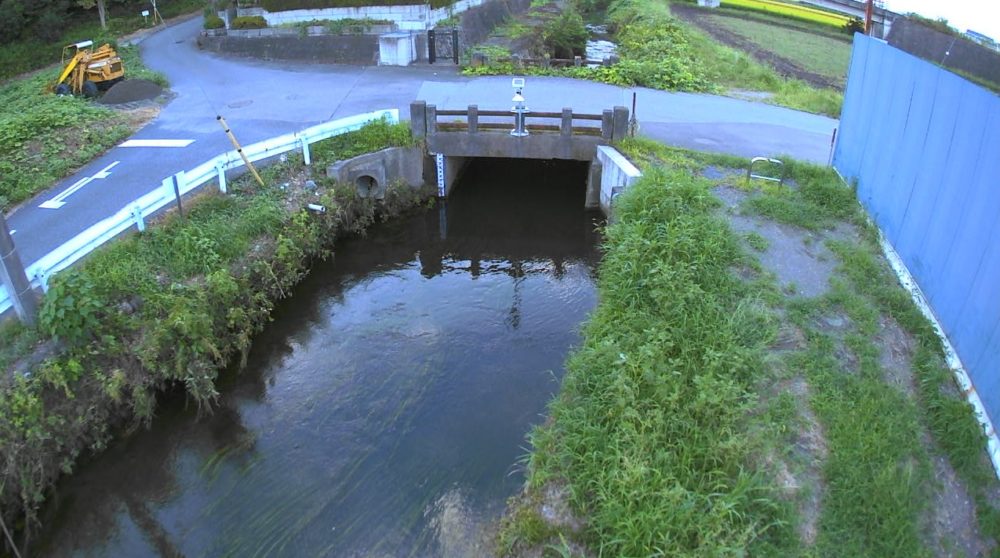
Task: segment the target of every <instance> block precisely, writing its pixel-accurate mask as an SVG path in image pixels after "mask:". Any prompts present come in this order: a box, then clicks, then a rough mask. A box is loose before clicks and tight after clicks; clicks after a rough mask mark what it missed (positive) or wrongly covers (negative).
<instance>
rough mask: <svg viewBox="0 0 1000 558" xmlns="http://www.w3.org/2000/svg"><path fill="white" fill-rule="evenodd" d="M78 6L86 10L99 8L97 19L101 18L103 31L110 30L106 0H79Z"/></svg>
mask: <svg viewBox="0 0 1000 558" xmlns="http://www.w3.org/2000/svg"><path fill="white" fill-rule="evenodd" d="M77 4H79V6H80V7H81V8H83V9H85V10H89V9H91V8H93V7H94V6H95V5H96V6H97V17H99V18H101V29H107V28H108V17H107V9H106V8H105V6H104V0H77Z"/></svg>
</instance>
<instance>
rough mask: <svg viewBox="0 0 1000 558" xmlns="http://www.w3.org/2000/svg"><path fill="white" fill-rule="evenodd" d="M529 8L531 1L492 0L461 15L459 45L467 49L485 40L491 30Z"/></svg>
mask: <svg viewBox="0 0 1000 558" xmlns="http://www.w3.org/2000/svg"><path fill="white" fill-rule="evenodd" d="M530 7H531V0H494V1H492V2H486V3H481V5H480V6H478V7H474V8H472V9H469V10H468V11H465V12H463V13H462V18H461V29H460V31H459V35H460V41H459V42H460V44H461V45H462V46H463V47H464V48H467V47H469V46H472V45H475V44H478V43H481V42H483V41H484V40H486V38H487V37H489V36H490V33H491V32H493V29H494V28H495V27H496V26H497V25H500V24H501V23H503V22H504V21H506V20H507V19H509V18H511V17H513V16H514V15H515V14H519V13H521V12H524V11H526V10H527V9H528V8H530Z"/></svg>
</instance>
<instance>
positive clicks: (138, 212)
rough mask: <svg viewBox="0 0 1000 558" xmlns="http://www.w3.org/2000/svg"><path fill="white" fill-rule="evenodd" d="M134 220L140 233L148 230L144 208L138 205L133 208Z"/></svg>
mask: <svg viewBox="0 0 1000 558" xmlns="http://www.w3.org/2000/svg"><path fill="white" fill-rule="evenodd" d="M132 218H133V219H135V228H137V229H139V232H143V231H145V230H146V220H145V219H143V218H142V208H141V207H139V205H138V204H136V205H134V206H132Z"/></svg>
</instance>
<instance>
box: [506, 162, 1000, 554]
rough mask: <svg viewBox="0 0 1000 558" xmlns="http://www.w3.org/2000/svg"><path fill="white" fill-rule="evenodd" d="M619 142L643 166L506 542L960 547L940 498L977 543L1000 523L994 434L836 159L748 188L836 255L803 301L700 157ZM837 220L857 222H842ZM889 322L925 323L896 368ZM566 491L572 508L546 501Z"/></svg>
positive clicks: (694, 548) (844, 549)
mask: <svg viewBox="0 0 1000 558" xmlns="http://www.w3.org/2000/svg"><path fill="white" fill-rule="evenodd" d="M624 147H625V149H626V150H627V151H628V152H629V153H630V154H631V155H632V156H633V157H634V158H639V159H644V160H645V161H646V164H645V165H643V166H644V173H645V176H644V177H643V179H642V180H641V181H640V182H639V183H637V184H636V185H635V186H634V187H633V188H632V189H630V191H628V192H627V193H626V194H624V195H623V196H622V197H621V198H619V200H620V202H619V203H618V205H617V209H616V216H617V220H616V222H615V223H614V224H612V225H610V226H608V228H607V231H606V234H605V238H606V247H605V249H606V257H605V259H604V262H603V264H602V267H601V270H600V277H599V281H598V288H599V297H600V304H599V306H598V308H597V309H596V311H595V312H594V314H593V315H592V317H591V318H590V320H589V322H588V323H587V325H586V327H585V329H584V341H583V344H582V346H581V347H580V348H579V349H578V350H576V351H575V353H574V354H573V355H572V356H571V357H570V358H569V360H568V361H567V370H566V376H565V379H564V381H563V387H562V390H561V392H560V394H559V395H558V397H557V398H556V400H555V401H554V402H553V403H552V405H551V408H550V414H551V416H550V420H549V421H548V423H547V424H546V425H544V426H542V427H540V428H538V429H537V430H536V431H535V432H533V433H532V435H531V441H532V444H533V446H534V449H533V451H532V453H531V455H530V458H529V459H528V461H527V464H528V481H527V488H526V493H525V495H523V496H522V497H520V498H519V499H518V500H516V501H515V502H514V508H513V509H512V510H511V512H510V513H509V515H508V518H507V520H506V522H505V525H504V527H503V528H502V531H501V535H500V538H499V545H500V552H501V554H503V555H515V556H516V555H522V554H527V549H529V548H534V549H538V548H539V547H544V548H545V549H546V550H545V552H549V553H551V554H552V555H559V554H562V555H569V554H573V555H576V554H577V553H580V552H581V551H584V550H585V549H589V550H590V551H591V554H592V555H604V556H719V555H744V554H748V555H752V556H858V557H862V556H883V557H894V556H898V557H912V556H928V555H934V554H938V555H947V554H948V553H949V552H950V551H951V550H953V549H954V548H967V547H963V546H961V544H960V543H961V542H962V541H958V540H952V539H951V538H950V537H952V536H954V537H955V538H956V539H957V538H958V537H959V535H958V534H955V533H950V532H944V533H939V532H937V531H938V530H939V529H936V528H932V527H929V526H931V525H936V524H939V523H937V519H938V518H939V517H942V516H939V515H937V514H944V515H943V517H954V516H956V514H957V516H959V517H969V518H972V517H978V520H979V525H978V527H979V529H978V532H979V537H980V540H981V541H985V544H986V547H987V548H988V546H989V544H990V541H991V540H992V544H995V543H996V542H997V541H1000V515H998V514H1000V511H998V510H1000V508H998V506H1000V502H996V501H993V502H991V501H990V498H991V497H992V498H996V494H997V493H998V492H997V490H998V483H997V481H996V478H995V477H994V476H993V475H992V470H991V468H990V466H989V464H988V461H987V458H986V455H985V452H984V451H983V450H984V447H985V440H984V437H983V436H982V433H981V431H980V430H979V428H978V426H977V424H976V422H975V419H974V417H973V415H972V412H971V408H970V407H969V405H968V404H967V403H965V402H964V401H963V400H962V398H961V396H960V395H959V394H958V392H957V390H956V389H955V388H954V383H953V380H952V379H951V376H950V373H949V372H948V371H947V369H946V368H945V366H944V362H943V358H942V354H941V347H940V343H939V341H938V340H937V338H936V337H935V336H934V334H933V332H932V330H931V328H930V326H929V324H928V323H927V322H926V320H925V319H924V318H923V317H922V315H921V314H920V313H919V311H918V310H917V309H916V307H915V306H914V305H913V303H912V302H911V301H910V299H909V297H908V295H907V294H906V293H905V292H904V291H903V290H902V288H900V287H899V286H898V284H897V283H896V281H895V278H894V276H892V275H891V273H890V272H889V270H888V268H887V265H886V264H885V262H884V261H883V260H882V258H881V256H880V255H879V249H878V246H877V242H876V238H875V234H876V233H875V231H874V230H873V229H871V228H869V227H868V225H867V224H866V223H865V220H864V217H863V214H862V212H861V210H860V208H859V206H858V205H857V203H856V201H855V199H854V195H853V192H852V191H851V190H850V189H849V188H847V187H845V186H843V185H842V184H841V183H840V181H839V179H838V178H837V177H836V175H834V174H833V172H832V171H830V170H829V169H821V168H817V167H812V166H807V165H799V164H791V165H790V172H791V175H792V176H793V177H794V180H795V181H796V182H797V183H798V187H797V188H795V189H788V188H783V189H780V188H767V189H766V190H765V191H763V192H756V193H753V194H741V196H744V197H745V198H746V199H745V201H743V202H742V206H741V211H742V213H744V214H746V215H757V216H758V218H760V219H768V220H770V221H776V222H778V223H782V224H784V225H783V226H789V227H790V229H788V230H791V231H795V230H799V231H800V232H801V233H802V234H803V238H804V240H803V242H816V241H817V240H816V239H820V240H819V242H823V246H825V247H826V248H827V249H828V250H829V252H830V254H832V256H833V257H835V258H836V260H837V263H838V265H837V269H836V271H835V272H833V275H832V276H831V277H830V280H829V289H828V290H827V292H826V293H825V294H823V295H821V296H818V297H815V298H804V297H800V296H795V295H794V292H793V291H794V288H793V287H791V286H788V287H787V288H785V289H782V288H779V286H778V284H777V282H776V279H775V278H774V277H773V276H772V275H771V274H770V273H769V272H767V270H766V269H764V268H762V266H761V265H760V264H758V263H757V261H756V258H755V257H754V256H753V255H752V254H754V253H756V252H763V251H766V250H768V245H769V242H768V240H767V239H766V238H764V237H762V236H761V235H760V234H757V233H749V234H747V235H745V236H744V237H743V240H741V237H739V236H737V235H736V234H735V233H734V232H733V231H732V230H731V229H730V226H729V225H728V224H727V222H726V213H725V212H724V211H722V210H720V205H721V204H720V203H719V201H718V200H717V199H716V198H715V197H714V196H713V195H712V193H711V192H710V188H711V187H712V186H713V184H712V183H711V182H710V181H708V180H706V179H703V178H700V174H699V173H700V169H701V167H702V166H703V164H702V163H698V162H696V160H694V159H692V158H691V157H690V156H688V155H683V154H680V153H679V152H677V151H674V150H667V149H665V148H662V147H655V146H652V145H651V144H650V143H645V142H637V143H632V144H629V145H626V146H624ZM698 157H700V158H701V160H702V161H711V162H713V163H714V164H716V165H722V166H734V165H732V164H731V163H732V161H729V160H727V159H725V158H720V157H712V158H710V159H709V158H707V157H703V156H698ZM727 163H730V164H729V165H727ZM727 180H730V182H729V183H733V182H732V180H733V179H727ZM737 180H738V179H737ZM835 226H836V230H841V228H844V227H846V228H848V229H851V230H856V231H858V238H857V239H856V240H847V239H838V237H837V234H835V232H833V231H834V229H835ZM806 233H808V234H806ZM848 238H849V236H848ZM824 239H825V240H824ZM778 257H781V255H780V254H778ZM891 323H898V324H899V327H900V328H902V331H903V332H905V335H908V336H909V337H910V338H911V339H912V340H913V346H912V351H911V353H912V354H911V353H907V354H908V355H909V361H908V362H907V365H906V366H904V369H903V370H902V371H900V370H896V371H894V372H890V371H889V370H888V369H887V368H886V365H885V363H884V361H883V360H882V357H884V356H885V355H886V354H887V353H886V352H885V351H890V350H893V349H892V348H891V347H888V346H886V345H885V344H884V343H883V341H884V340H883V339H882V336H883V335H884V332H885V328H886V327H889V326H887V325H886V324H891ZM830 324H836V327H833V326H831V325H830ZM788 339H792V340H797V341H794V342H792V343H788V342H787V341H788ZM893 374H902V375H903V376H906V375H910V380H909V381H910V382H912V383H913V384H914V385H915V386H916V388H914V390H913V392H912V393H910V392H909V391H907V390H906V389H905V385H904V387H903V388H901V387H900V386H901V385H903V384H904V383H905V382H901V381H900V378H891V377H890V376H892V375H893ZM794 386H798V387H794ZM940 454H943V455H945V456H947V460H946V461H945V462H946V463H948V464H949V465H947V466H950V467H951V468H952V469H953V470H954V471H955V472H956V473H957V477H958V478H959V479H961V484H962V485H964V490H966V491H967V492H968V494H970V495H971V497H972V499H973V500H974V501H975V504H974V506H973V507H972V508H971V510H970V509H965V510H963V509H955V508H954V507H949V506H947V505H945V504H944V503H943V501H944V500H947V498H944V497H943V496H942V494H943V493H942V492H941V491H942V490H961V489H963V488H962V487H961V486H960V487H959V488H956V487H955V486H952V485H949V486H945V487H942V486H939V485H938V484H937V482H938V479H935V478H934V474H933V472H934V471H935V470H936V469H935V467H936V466H935V465H934V464H933V463H932V457H933V456H935V455H940ZM938 472H939V473H940V470H938ZM559 492H562V493H565V494H566V495H567V498H568V501H569V504H570V508H571V509H572V510H573V512H575V516H576V518H577V519H576V520H569V521H566V520H556V521H550V520H547V519H546V518H545V517H546V515H551V513H550V512H549V513H543V511H542V509H543V505H544V506H546V508H547V509H550V510H551V509H553V508H556V509H558V503H556V504H553V502H552V501H551V498H552V496H551V495H552V494H554V493H556V494H558V493H559ZM991 495H992V496H991ZM964 512H968V515H962V514H963V513H964ZM949 514H950V515H949ZM973 521H974V520H973ZM580 525H582V527H581V526H580ZM946 528H947V527H946ZM994 552H995V551H994Z"/></svg>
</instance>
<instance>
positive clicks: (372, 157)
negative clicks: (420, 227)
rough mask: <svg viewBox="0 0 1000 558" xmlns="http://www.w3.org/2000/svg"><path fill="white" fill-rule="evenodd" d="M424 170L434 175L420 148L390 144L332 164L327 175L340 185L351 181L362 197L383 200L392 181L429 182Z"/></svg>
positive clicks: (412, 185)
mask: <svg viewBox="0 0 1000 558" xmlns="http://www.w3.org/2000/svg"><path fill="white" fill-rule="evenodd" d="M428 167H429V168H428ZM427 172H430V173H431V176H432V177H433V166H432V165H430V164H429V163H428V161H427V157H426V156H425V155H424V152H423V150H422V149H421V148H419V147H391V148H389V149H383V150H382V151H377V152H375V153H368V154H365V155H361V156H359V157H355V158H353V159H348V160H346V161H339V162H337V163H334V164H333V165H330V167H329V168H328V169H327V170H326V175H327V176H329V177H330V178H333V179H334V180H336V181H337V182H341V183H343V184H354V185H355V186H356V187H357V188H358V194H359V195H360V196H361V197H374V198H375V199H382V198H383V197H385V189H386V187H387V186H388V185H389V184H391V183H393V182H397V181H402V182H403V183H404V184H406V185H407V186H410V187H413V188H420V187H422V186H423V185H424V184H425V183H427V182H432V181H433V179H432V180H430V181H428V180H425V175H426V173H427Z"/></svg>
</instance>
